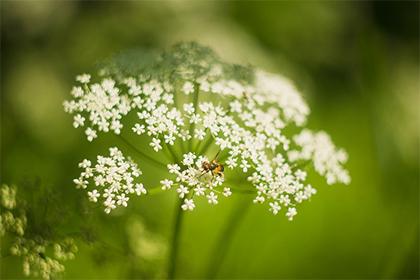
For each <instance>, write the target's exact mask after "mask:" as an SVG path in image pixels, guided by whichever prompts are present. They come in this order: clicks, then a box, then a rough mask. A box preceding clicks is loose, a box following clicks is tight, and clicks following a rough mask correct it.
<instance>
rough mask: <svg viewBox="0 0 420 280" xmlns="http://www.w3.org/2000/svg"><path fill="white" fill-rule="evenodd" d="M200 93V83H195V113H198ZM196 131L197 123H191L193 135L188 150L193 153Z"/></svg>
mask: <svg viewBox="0 0 420 280" xmlns="http://www.w3.org/2000/svg"><path fill="white" fill-rule="evenodd" d="M199 93H200V85H199V84H198V83H194V93H193V104H194V113H196V112H197V107H198V96H199ZM194 130H195V123H191V124H190V131H189V132H190V135H191V139H190V141H189V142H188V149H189V151H191V152H192V149H193V141H194V137H193V136H194Z"/></svg>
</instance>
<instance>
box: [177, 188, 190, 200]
mask: <svg viewBox="0 0 420 280" xmlns="http://www.w3.org/2000/svg"><path fill="white" fill-rule="evenodd" d="M176 191H177V193H178V196H179V197H180V198H184V197H185V195H186V194H188V193H189V191H188V188H187V187H185V186H183V185H180V186H179V187H178V188H177V189H176Z"/></svg>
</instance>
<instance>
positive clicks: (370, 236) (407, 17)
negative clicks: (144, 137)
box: [1, 1, 420, 278]
mask: <svg viewBox="0 0 420 280" xmlns="http://www.w3.org/2000/svg"><path fill="white" fill-rule="evenodd" d="M418 23H419V2H417V1H413V2H391V1H387V2H380V1H375V2H367V1H366V2H365V1H353V2H347V1H345V2H343V1H337V2H336V1H268V2H264V1H257V2H253V1H246V2H240V1H231V2H223V1H209V2H205V1H197V2H193V1H168V2H163V1H159V2H154V1H144V2H142V1H127V2H126V1H124V2H111V1H106V2H96V1H92V2H91V1H79V2H77V1H60V2H55V1H16V2H12V1H2V2H1V36H2V40H1V147H2V151H1V180H2V182H3V183H15V184H17V185H18V186H20V188H19V192H20V193H22V194H23V195H24V196H25V197H27V198H31V197H32V198H33V199H32V200H30V199H29V200H28V201H32V202H30V203H33V204H34V205H32V207H31V209H33V210H32V211H33V213H32V215H33V216H35V217H37V219H40V220H45V219H46V220H48V219H50V218H51V217H54V219H57V218H59V220H60V222H59V223H56V226H55V229H54V231H57V232H59V233H60V234H61V233H62V234H64V233H65V234H70V233H71V234H75V235H76V236H79V237H80V238H79V241H80V242H79V244H78V246H79V253H78V254H77V256H76V259H75V260H73V261H69V262H68V263H66V274H65V275H64V276H65V277H66V278H103V277H106V278H128V277H129V278H150V277H161V276H162V271H164V269H163V267H164V266H165V257H166V246H167V244H166V241H167V240H168V238H169V234H170V230H171V225H172V224H171V223H172V218H173V204H174V202H175V197H174V196H173V194H169V193H168V194H162V195H159V196H153V197H150V198H148V199H138V200H137V201H136V202H135V203H132V204H131V205H130V207H128V208H127V209H125V210H124V211H119V212H116V213H115V214H114V215H111V216H108V215H105V214H103V212H102V210H101V209H95V205H93V206H92V205H90V204H89V203H87V202H86V198H85V197H84V196H83V195H82V194H81V193H80V191H78V190H76V189H75V188H74V186H73V184H72V179H73V178H74V177H76V176H77V175H78V170H77V163H78V162H79V161H80V160H81V159H82V158H85V157H93V156H94V155H96V154H99V153H101V152H103V151H104V150H105V149H106V147H107V146H109V143H110V141H115V139H112V137H111V138H103V139H101V138H99V139H98V140H97V141H96V142H95V143H94V144H88V143H87V141H86V140H85V137H83V136H82V132H81V131H80V130H75V129H73V128H72V126H71V123H72V121H71V117H70V116H68V115H66V114H65V113H64V112H63V110H62V104H61V103H62V101H63V100H64V99H65V98H66V97H68V95H69V91H70V89H71V86H72V84H73V79H74V76H75V75H76V74H79V73H82V72H89V71H91V70H92V69H93V68H94V67H95V65H97V64H98V63H101V62H102V61H105V60H106V59H107V58H109V57H111V56H112V55H114V54H117V53H120V52H122V51H126V50H130V49H131V50H132V49H139V48H146V49H153V48H165V47H168V46H170V45H172V44H173V43H175V42H178V41H180V40H187V41H193V40H195V41H197V42H200V43H203V44H207V45H209V46H210V47H212V48H214V49H215V50H216V52H217V53H218V54H219V55H220V56H221V57H222V58H223V59H226V60H228V61H232V62H234V63H242V64H253V65H257V66H259V67H262V68H265V69H266V70H269V71H274V72H279V73H283V74H285V75H286V76H289V77H290V78H291V79H292V80H294V81H295V82H296V84H297V86H298V88H300V89H301V90H302V92H303V93H304V94H305V97H306V99H307V100H308V102H309V104H310V106H311V108H312V115H311V117H310V123H309V126H310V127H311V128H314V129H325V130H326V131H328V132H329V133H330V134H331V135H332V137H333V139H334V141H335V142H336V144H337V145H338V146H342V147H344V148H345V149H347V151H348V153H349V155H350V162H349V165H348V168H349V170H350V172H351V175H352V178H353V182H352V184H351V185H350V186H349V187H342V186H335V187H327V186H326V184H325V183H324V182H323V180H318V181H315V182H313V185H314V186H316V187H317V189H318V194H317V195H316V196H315V197H314V199H313V200H312V201H311V202H310V203H307V204H305V205H303V206H302V207H301V208H302V211H300V214H299V216H298V217H297V219H296V220H295V221H293V222H291V223H290V222H288V221H287V220H286V219H283V218H279V217H272V216H270V215H268V214H267V212H266V209H264V208H263V207H260V206H254V207H251V208H249V209H248V211H247V213H246V214H245V216H244V219H243V221H241V222H239V223H238V224H237V227H238V228H237V230H236V232H235V235H234V236H233V238H229V237H226V239H225V240H219V241H217V242H224V241H226V242H230V241H231V242H232V244H231V248H230V250H229V251H228V255H227V257H226V259H225V261H224V262H223V264H222V267H221V270H220V272H219V274H218V277H222V278H419V277H420V275H419V170H418V168H419V145H418V144H419V142H418V141H419V131H418V129H419V105H420V103H419V90H420V89H419V24H418ZM134 66H136V65H134ZM154 172H156V169H154V168H153V166H150V168H145V170H144V173H146V174H149V178H153V176H155V174H154ZM150 174H151V175H150ZM34 181H39V182H40V183H39V184H38V183H35V184H34V183H28V182H34ZM146 183H148V182H146ZM30 186H32V187H30ZM33 186H38V188H35V189H34V187H33ZM41 186H42V188H43V189H44V188H45V190H41V189H40V188H41ZM42 193H44V194H43V195H41V194H42ZM37 196H42V197H41V198H40V199H41V201H40V200H39V199H38V200H36V199H37ZM42 199H54V200H58V205H60V206H57V207H56V208H57V209H59V210H60V211H56V209H50V210H48V211H44V209H43V205H45V202H42ZM250 199H251V197H248V196H246V195H245V196H243V197H237V198H235V199H231V200H229V201H225V202H223V205H218V206H217V207H211V206H208V205H200V207H199V209H197V210H196V211H194V212H192V213H188V215H186V219H185V221H184V222H185V224H184V228H183V232H182V240H181V242H182V243H181V255H180V259H179V261H178V275H179V277H183V278H200V277H203V275H204V272H205V271H206V270H207V269H208V268H207V264H208V259H209V254H210V252H211V249H212V248H213V247H214V245H215V242H216V240H218V239H217V236H218V233H219V231H220V230H221V228H222V226H223V223H224V221H226V219H227V218H228V217H229V213H230V212H231V211H232V209H233V208H234V207H236V205H237V204H240V203H244V202H245V203H246V201H247V200H250ZM133 202H134V201H133ZM38 206H39V207H38ZM51 211H54V212H51ZM44 212H45V213H47V214H45V213H44ZM42 215H46V216H44V217H45V219H43V218H42V217H43V216H42ZM57 215H58V216H59V217H57ZM40 225H42V222H41V223H39V224H38V226H40ZM46 229H48V227H47V226H46V227H44V228H43V229H40V231H44V233H45V230H46ZM136 238H137V239H136ZM142 238H143V239H142ZM140 247H141V248H143V251H142V249H141V248H140ZM156 252H159V253H160V254H157V253H156ZM151 259H152V261H151ZM21 270H22V268H21V264H20V263H19V261H18V260H17V259H15V258H12V257H9V258H7V257H6V258H2V259H1V277H2V278H21V277H22V272H21Z"/></svg>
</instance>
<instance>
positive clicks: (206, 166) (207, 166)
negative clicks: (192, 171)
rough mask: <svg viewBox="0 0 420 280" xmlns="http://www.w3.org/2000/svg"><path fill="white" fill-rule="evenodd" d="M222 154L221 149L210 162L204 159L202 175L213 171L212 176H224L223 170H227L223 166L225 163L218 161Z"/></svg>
mask: <svg viewBox="0 0 420 280" xmlns="http://www.w3.org/2000/svg"><path fill="white" fill-rule="evenodd" d="M219 154H220V150H219V152H217V154H216V156H215V157H214V159H213V160H212V161H210V162H208V161H204V162H203V163H202V164H201V167H202V168H203V173H202V174H201V175H200V177H201V176H203V175H204V174H206V173H208V172H211V175H212V176H220V177H223V171H224V170H225V167H224V166H223V164H221V163H219V162H218V161H217V158H218V157H219Z"/></svg>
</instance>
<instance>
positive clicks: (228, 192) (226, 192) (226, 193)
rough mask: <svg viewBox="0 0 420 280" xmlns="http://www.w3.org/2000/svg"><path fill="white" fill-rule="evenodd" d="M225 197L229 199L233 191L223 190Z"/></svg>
mask: <svg viewBox="0 0 420 280" xmlns="http://www.w3.org/2000/svg"><path fill="white" fill-rule="evenodd" d="M223 195H224V196H226V197H229V196H231V195H232V191H231V190H230V188H224V189H223Z"/></svg>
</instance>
